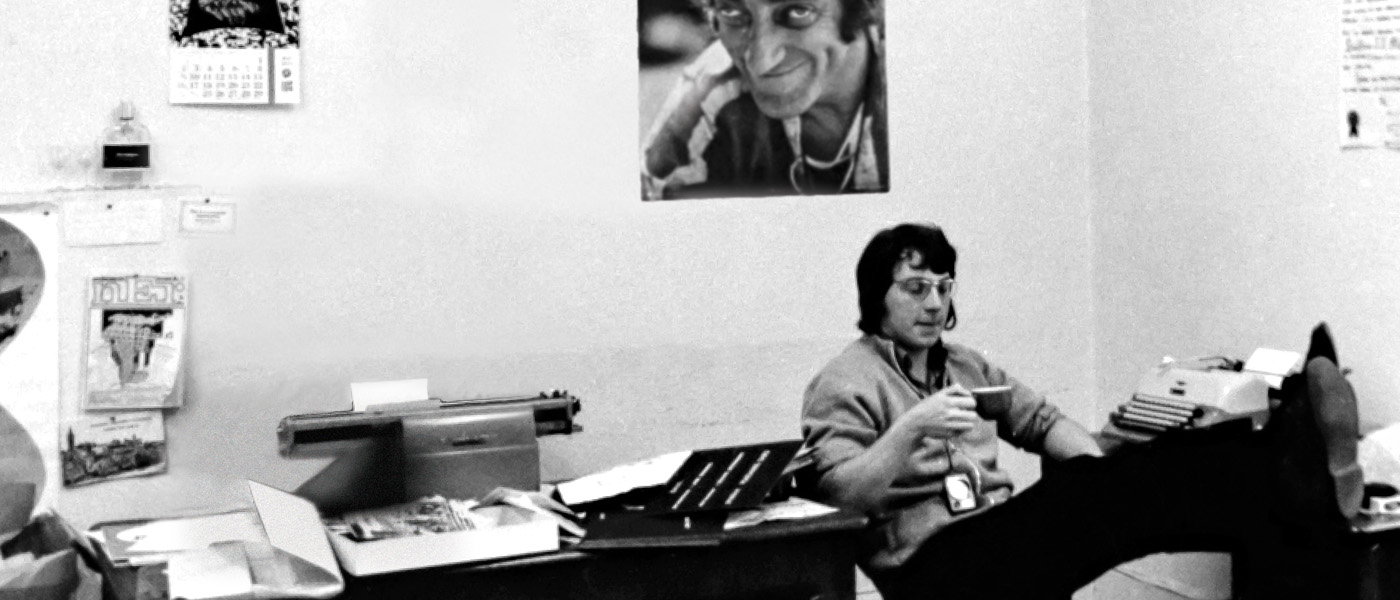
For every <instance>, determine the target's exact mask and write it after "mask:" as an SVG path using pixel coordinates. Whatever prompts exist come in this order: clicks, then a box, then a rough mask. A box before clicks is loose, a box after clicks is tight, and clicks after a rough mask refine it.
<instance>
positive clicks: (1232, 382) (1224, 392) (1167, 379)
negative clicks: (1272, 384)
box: [1133, 367, 1269, 415]
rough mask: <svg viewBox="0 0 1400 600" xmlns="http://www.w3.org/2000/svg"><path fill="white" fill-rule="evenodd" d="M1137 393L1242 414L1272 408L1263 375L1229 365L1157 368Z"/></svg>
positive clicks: (1146, 376)
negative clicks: (1234, 369)
mask: <svg viewBox="0 0 1400 600" xmlns="http://www.w3.org/2000/svg"><path fill="white" fill-rule="evenodd" d="M1133 396H1134V397H1143V398H1153V399H1164V400H1172V401H1179V402H1188V403H1191V404H1195V405H1197V406H1205V407H1213V408H1217V409H1220V410H1222V411H1225V412H1227V413H1230V414H1235V415H1240V414H1246V413H1254V412H1258V411H1266V410H1268V408H1269V385H1268V384H1267V383H1265V382H1264V380H1263V379H1262V378H1260V377H1259V375H1257V374H1254V373H1244V372H1240V371H1231V370H1226V369H1191V368H1183V367H1165V368H1154V369H1152V370H1150V371H1148V372H1147V374H1146V375H1145V376H1143V378H1142V380H1140V381H1139V382H1138V385H1137V389H1136V390H1135V391H1134V393H1133Z"/></svg>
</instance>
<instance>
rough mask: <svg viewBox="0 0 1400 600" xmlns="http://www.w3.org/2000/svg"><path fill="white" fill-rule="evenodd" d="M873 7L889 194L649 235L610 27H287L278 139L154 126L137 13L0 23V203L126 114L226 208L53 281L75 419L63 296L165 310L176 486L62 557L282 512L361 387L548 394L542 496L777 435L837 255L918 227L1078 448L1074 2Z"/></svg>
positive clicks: (569, 18)
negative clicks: (140, 528) (154, 527)
mask: <svg viewBox="0 0 1400 600" xmlns="http://www.w3.org/2000/svg"><path fill="white" fill-rule="evenodd" d="M891 4H892V5H891V7H890V14H889V17H888V23H889V38H890V48H889V59H888V65H889V69H890V71H891V72H892V73H894V78H893V81H892V83H891V91H890V106H891V111H892V114H891V129H892V140H891V146H892V149H891V150H892V154H893V178H892V179H893V191H892V192H891V193H890V194H888V195H883V196H852V197H841V198H819V199H802V198H790V199H765V200H733V201H729V200H716V201H696V202H681V203H661V204H648V205H643V204H642V203H640V202H639V201H638V199H637V198H638V193H637V177H636V160H635V158H636V156H637V149H636V145H635V144H636V141H637V139H638V137H639V134H638V131H637V129H636V123H637V116H636V110H637V104H636V103H637V101H636V99H635V98H636V93H635V90H636V89H637V75H636V66H635V65H636V60H635V52H636V42H635V40H634V34H633V33H632V32H633V31H635V28H634V25H633V24H634V23H635V12H634V9H633V8H632V7H631V6H629V5H628V3H627V2H606V3H605V2H596V1H595V2H574V3H559V2H547V1H544V0H522V1H517V2H492V3H471V4H469V5H465V6H464V5H463V4H461V3H456V2H445V1H441V0H433V1H425V2H418V3H409V4H402V3H399V4H386V3H382V2H381V3H373V2H365V1H355V0H350V1H345V2H337V3H322V2H307V3H305V5H304V6H303V26H304V29H303V40H304V61H305V84H306V88H305V103H304V104H303V105H301V106H298V107H295V108H290V109H236V108H210V107H188V106H178V107H172V106H169V105H166V104H165V102H164V98H165V94H164V90H165V89H166V87H165V86H166V81H165V78H166V75H167V68H166V66H165V61H166V52H167V48H166V42H165V41H164V40H165V33H164V26H165V25H164V14H165V11H164V8H163V6H162V5H161V3H159V2H155V3H152V2H137V1H136V0H112V1H109V2H104V3H101V4H93V3H90V2H79V1H77V0H52V1H49V2H44V3H15V2H5V3H3V4H0V78H2V79H0V80H2V81H3V84H2V85H0V132H4V133H0V189H3V190H7V191H12V192H13V191H25V190H36V189H45V188H48V187H51V186H55V185H69V186H71V185H78V184H79V183H81V182H78V181H76V180H75V178H73V177H72V176H64V175H62V174H58V173H55V172H54V171H53V169H52V168H51V167H50V166H48V165H46V159H45V157H46V155H47V152H48V150H47V149H48V148H49V146H50V145H54V144H57V145H60V146H65V147H66V146H74V145H85V144H89V143H91V141H92V140H93V139H94V138H95V136H96V135H97V132H98V131H99V130H100V128H101V127H102V125H103V124H104V123H105V119H106V115H107V114H108V113H109V111H110V110H111V108H112V107H113V106H115V103H116V102H117V101H118V100H119V99H121V98H123V97H130V98H132V99H133V100H135V101H136V103H137V105H138V108H139V109H140V110H141V113H142V116H143V117H144V119H145V120H146V122H147V124H148V125H149V126H150V128H151V130H152V131H153V134H154V136H155V139H156V143H157V148H156V161H157V162H158V169H159V171H158V178H159V179H160V180H161V181H163V182H165V183H171V184H189V185H196V186H201V187H204V188H209V189H232V190H235V191H236V192H237V195H238V197H239V198H241V201H240V207H239V211H240V212H239V216H238V218H239V221H238V227H239V230H238V233H237V235H236V236H235V237H232V238H227V239H217V238H214V239H210V238H200V239H184V238H173V239H172V241H171V242H170V243H168V244H166V245H162V246H151V247H130V248H118V249H109V248H82V249H78V248H70V249H65V251H64V253H63V256H62V257H60V259H59V261H58V263H59V265H60V268H61V269H62V271H63V273H62V275H61V277H62V279H63V281H62V282H61V283H62V284H63V289H65V290H67V291H66V292H65V297H64V298H63V299H62V308H61V310H62V311H63V316H61V317H60V318H61V319H63V323H62V325H61V337H62V340H61V342H62V352H61V353H60V354H61V355H60V357H59V360H60V361H61V365H60V366H61V368H62V370H63V377H64V387H63V395H64V398H63V399H62V404H63V406H64V407H65V410H69V411H71V410H74V407H76V406H77V400H76V394H77V390H78V389H79V388H78V387H77V379H76V377H77V365H78V359H79V351H78V346H77V339H78V337H77V336H78V335H79V331H80V326H81V321H82V308H81V307H82V298H81V297H80V293H79V292H77V290H81V289H82V278H83V277H84V276H85V275H86V274H87V273H88V272H89V271H91V270H94V269H102V268H114V269H119V270H122V271H129V270H131V269H137V270H143V271H151V270H155V269H156V268H160V267H175V268H181V269H185V270H187V271H188V272H189V273H190V277H191V280H192V283H191V303H192V304H191V313H192V314H191V325H190V339H191V343H192V347H191V352H190V363H189V367H190V369H189V398H188V400H187V405H186V406H185V407H184V408H181V409H180V410H179V411H177V412H175V413H173V414H171V415H170V417H169V419H168V429H169V440H170V452H171V461H172V465H171V472H170V473H169V474H166V475H162V476H157V477H152V478H146V479H139V480H129V481H120V482H112V483H107V484H102V485H97V486H92V487H89V488H85V489H80V490H75V491H65V492H62V493H61V494H60V496H59V498H58V505H59V508H60V510H63V511H64V512H65V514H66V515H67V516H68V517H69V518H70V519H72V520H73V521H75V523H76V524H78V525H79V526H84V525H87V524H90V523H92V522H95V521H100V520H106V519H114V518H124V517H134V516H145V515H161V514H169V513H171V512H174V511H183V510H207V509H212V508H222V507H226V506H230V505H241V504H243V503H245V502H246V500H245V499H244V497H243V492H242V490H241V487H240V479H241V478H245V477H253V478H258V479H261V480H263V481H266V482H268V483H271V484H274V485H279V486H283V487H294V486H295V485H297V484H298V483H300V481H301V480H304V479H305V478H306V477H309V476H310V475H311V474H312V473H314V471H315V470H316V468H317V467H318V466H319V463H315V462H307V461H289V460H285V459H282V458H281V457H279V456H277V454H276V446H275V439H274V432H273V428H274V427H275V425H276V422H277V420H278V419H279V418H281V417H282V416H284V415H287V414H293V413H299V412H311V411H320V410H329V409H333V408H338V407H340V406H341V403H342V402H343V401H344V400H343V399H344V393H345V388H346V386H347V384H348V383H349V382H350V381H352V380H359V379H387V378H400V377H420V376H426V377H429V378H430V379H431V382H432V383H431V391H432V392H433V393H435V394H437V395H441V396H445V397H453V396H466V395H472V394H478V393H494V392H514V391H534V390H538V389H542V388H563V389H568V390H570V391H572V392H574V393H575V394H577V395H579V396H580V397H581V398H583V401H584V412H583V413H582V415H581V423H582V424H583V425H584V427H585V431H584V432H583V433H582V434H581V435H579V436H576V437H573V438H571V439H547V440H545V442H544V451H545V457H544V462H545V476H546V477H553V478H560V477H569V476H574V475H579V474H582V473H586V472H589V471H592V470H596V469H599V468H602V467H606V466H609V465H612V464H616V463H618V462H621V461H624V460H631V459H635V458H640V457H644V456H648V455H651V454H655V453H659V452H664V451H668V450H674V449H679V448H685V447H694V446H703V445H719V444H724V443H738V442H747V441H760V440H765V439H775V438H786V437H794V436H795V435H796V434H797V432H796V420H797V411H798V406H799V398H800V393H801V389H802V386H803V385H804V384H805V383H806V381H807V379H808V378H809V377H810V376H811V375H812V373H813V372H814V371H815V369H817V368H818V367H819V366H820V365H821V364H822V363H823V362H824V361H825V360H826V359H827V358H829V357H830V356H831V355H833V354H834V353H835V352H836V351H837V350H838V349H839V348H840V347H841V346H842V345H843V344H844V343H845V342H846V341H847V340H849V339H850V338H852V337H853V336H854V335H855V333H856V330H855V327H854V322H855V319H856V307H855V290H854V285H853V271H854V263H855V259H856V256H857V254H858V253H859V251H860V249H861V247H862V246H863V244H864V242H865V241H866V240H867V239H868V238H869V236H870V235H871V234H872V233H874V231H875V230H876V229H878V228H880V227H883V226H886V225H889V224H893V223H895V222H899V221H902V220H911V219H919V220H934V221H938V222H940V223H942V224H944V225H946V226H947V227H948V228H949V231H950V235H951V237H952V240H953V242H954V243H955V244H957V245H958V246H959V247H960V249H961V250H962V251H963V256H964V261H963V264H962V265H960V271H961V273H960V278H961V279H962V284H963V285H962V287H960V288H959V298H958V302H959V313H960V317H961V326H960V327H959V329H958V331H957V332H956V337H957V338H958V339H959V340H960V341H964V342H967V343H971V344H974V345H976V346H979V347H981V348H984V349H986V350H987V351H988V352H989V353H990V354H991V356H992V357H993V358H994V359H995V360H997V361H999V362H1000V363H1002V364H1003V365H1005V366H1006V367H1007V368H1009V369H1011V370H1012V371H1013V372H1015V373H1017V374H1018V375H1020V376H1021V377H1022V379H1024V380H1026V381H1027V382H1028V383H1031V384H1032V385H1035V386H1038V387H1040V388H1042V389H1044V390H1046V391H1047V392H1049V393H1051V394H1052V395H1053V396H1054V397H1055V398H1056V399H1057V400H1059V401H1061V403H1062V404H1064V406H1065V408H1066V409H1067V410H1069V411H1070V412H1071V413H1073V414H1075V415H1076V416H1079V417H1080V418H1083V419H1085V420H1091V418H1092V417H1093V416H1094V414H1095V408H1096V406H1097V404H1096V401H1095V399H1094V389H1093V388H1094V378H1093V374H1092V362H1091V343H1090V342H1091V339H1092V336H1091V332H1092V330H1093V325H1094V321H1093V297H1092V286H1091V276H1090V259H1091V244H1090V238H1089V235H1088V233H1089V227H1088V225H1089V223H1090V213H1089V208H1090V205H1089V200H1088V198H1089V191H1090V186H1089V172H1090V171H1089V169H1090V163H1089V152H1088V139H1087V131H1088V128H1087V126H1088V121H1087V118H1088V105H1087V87H1086V81H1085V72H1086V64H1085V58H1084V43H1083V40H1084V39H1085V29H1084V28H1085V24H1084V14H1083V3H1082V2H1072V3H1068V5H1066V4H1064V3H1060V4H1056V5H1053V6H1052V5H1047V4H1046V3H1039V2H1031V1H1029V0H1013V1H1012V2H1011V3H1009V4H1007V3H1001V4H998V5H996V6H982V5H958V6H954V5H952V4H950V3H935V4H932V5H929V4H910V3H891ZM993 41H995V42H996V43H991V42H993ZM14 197H20V196H14ZM55 197H56V198H59V199H62V197H61V196H55ZM1017 468H1018V469H1019V470H1021V471H1022V472H1023V473H1024V474H1025V478H1029V477H1031V476H1033V475H1034V472H1035V471H1034V464H1033V463H1025V462H1022V463H1020V464H1019V466H1017Z"/></svg>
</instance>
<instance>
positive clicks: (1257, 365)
mask: <svg viewBox="0 0 1400 600" xmlns="http://www.w3.org/2000/svg"><path fill="white" fill-rule="evenodd" d="M1302 368H1303V355H1302V354H1299V353H1297V352H1289V351H1287V350H1274V349H1271V348H1259V349H1257V350H1255V351H1254V354H1251V355H1249V360H1246V361H1244V370H1245V371H1246V372H1249V373H1258V374H1259V375H1262V376H1263V377H1264V381H1265V382H1267V383H1268V384H1269V387H1272V388H1275V389H1277V388H1278V387H1279V386H1281V385H1283V378H1284V377H1287V376H1288V375H1289V374H1291V373H1296V372H1297V371H1299V370H1300V369H1302Z"/></svg>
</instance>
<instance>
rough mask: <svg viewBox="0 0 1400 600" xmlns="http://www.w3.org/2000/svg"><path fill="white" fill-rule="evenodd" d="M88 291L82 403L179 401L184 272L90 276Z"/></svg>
mask: <svg viewBox="0 0 1400 600" xmlns="http://www.w3.org/2000/svg"><path fill="white" fill-rule="evenodd" d="M88 294H89V312H88V323H87V336H86V339H87V346H86V350H87V372H86V373H85V374H84V377H83V383H84V385H85V388H86V389H85V390H84V393H83V401H84V404H83V408H85V409H87V410H125V409H139V408H169V407H176V406H179V405H180V403H181V395H180V394H179V391H180V390H179V379H180V358H181V354H182V349H183V347H184V337H185V302H186V289H185V279H184V277H181V276H178V275H124V276H117V277H93V278H92V284H91V285H90V286H89V287H88Z"/></svg>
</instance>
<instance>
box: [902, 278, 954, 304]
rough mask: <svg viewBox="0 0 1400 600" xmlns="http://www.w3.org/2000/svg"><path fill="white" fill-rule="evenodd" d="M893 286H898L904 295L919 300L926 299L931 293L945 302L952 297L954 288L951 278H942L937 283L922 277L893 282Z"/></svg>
mask: <svg viewBox="0 0 1400 600" xmlns="http://www.w3.org/2000/svg"><path fill="white" fill-rule="evenodd" d="M894 284H895V285H896V286H899V289H901V290H904V293H906V294H909V295H910V296H913V297H915V298H917V299H919V300H923V299H924V298H927V297H928V293H929V292H931V291H937V292H938V299H939V300H947V299H948V298H950V297H951V296H952V295H953V289H954V288H955V287H956V285H955V283H954V281H953V278H951V277H944V278H943V279H939V280H938V281H934V280H932V279H926V278H924V277H910V278H908V279H900V280H898V281H895V282H894Z"/></svg>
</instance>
